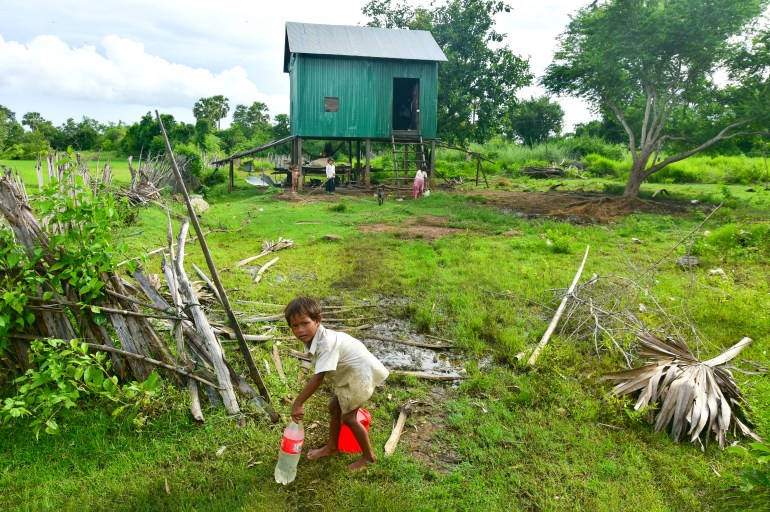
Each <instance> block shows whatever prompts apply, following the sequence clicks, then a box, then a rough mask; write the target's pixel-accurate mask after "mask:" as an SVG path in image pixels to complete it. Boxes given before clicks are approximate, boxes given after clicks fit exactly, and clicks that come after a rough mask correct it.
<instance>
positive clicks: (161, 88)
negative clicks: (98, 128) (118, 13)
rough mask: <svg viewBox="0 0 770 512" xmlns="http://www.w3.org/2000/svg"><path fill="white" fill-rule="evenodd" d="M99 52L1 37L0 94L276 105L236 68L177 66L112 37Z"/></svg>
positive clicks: (47, 38) (47, 39) (41, 39)
mask: <svg viewBox="0 0 770 512" xmlns="http://www.w3.org/2000/svg"><path fill="white" fill-rule="evenodd" d="M99 49H100V50H102V52H99V51H97V48H96V47H95V46H93V45H84V46H82V47H79V48H74V47H70V46H68V45H67V44H66V43H64V42H63V41H62V40H61V39H59V38H58V37H56V36H52V35H44V36H38V37H36V38H34V39H33V40H32V41H31V42H30V43H29V44H26V45H25V44H21V43H18V42H14V41H9V42H6V41H5V40H4V39H2V37H0V91H2V92H8V93H19V92H22V91H24V92H26V93H27V94H30V93H31V94H39V95H45V96H52V97H56V98H61V99H63V100H88V101H94V102H106V103H129V104H139V105H155V106H156V107H158V108H164V107H171V108H173V107H189V108H192V105H193V104H194V103H195V101H197V100H198V99H199V98H202V97H206V96H213V95H215V94H223V95H224V96H225V97H227V98H229V99H230V101H231V104H233V105H235V104H238V103H243V104H251V102H253V101H263V102H267V101H268V100H269V101H270V102H271V103H272V102H273V101H274V99H273V98H269V97H268V96H267V95H265V94H262V93H260V92H259V90H258V89H257V86H256V85H255V84H254V83H253V82H252V81H251V80H250V78H249V75H248V73H247V71H246V70H245V69H244V68H243V67H240V66H234V67H231V68H228V69H225V70H223V71H221V72H219V73H212V72H211V71H210V70H208V69H205V68H201V67H198V68H196V67H191V66H186V65H182V64H175V63H172V62H169V61H168V60H166V59H163V58H161V57H159V56H157V55H151V54H149V53H147V51H146V50H145V47H144V44H142V43H139V42H136V41H132V40H130V39H125V38H121V37H119V36H116V35H108V36H107V37H105V38H104V40H103V41H102V43H101V45H100V48H99Z"/></svg>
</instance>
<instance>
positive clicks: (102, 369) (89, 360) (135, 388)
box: [0, 339, 160, 436]
mask: <svg viewBox="0 0 770 512" xmlns="http://www.w3.org/2000/svg"><path fill="white" fill-rule="evenodd" d="M29 357H30V362H32V363H33V366H34V367H33V368H31V369H29V370H27V371H26V373H24V375H22V376H21V377H18V378H17V379H15V380H14V384H15V386H16V394H15V395H14V396H9V397H6V398H5V399H3V402H2V408H0V422H2V423H10V422H26V423H27V425H28V426H29V427H30V428H32V429H33V430H34V432H35V436H39V435H40V432H41V431H44V432H46V433H47V434H56V433H57V432H58V431H59V420H60V419H61V418H62V417H64V416H65V415H66V413H67V411H69V410H70V409H72V408H73V407H75V406H76V405H78V403H80V402H82V401H83V400H85V399H89V398H92V399H101V400H106V401H107V402H108V403H111V404H113V406H114V409H113V416H118V415H121V414H125V415H126V417H127V419H128V420H130V421H131V422H133V423H134V425H141V424H143V422H144V421H145V420H146V418H145V417H144V416H142V415H141V404H142V401H143V400H144V399H146V398H148V397H152V396H153V395H154V394H155V391H156V390H157V388H158V386H159V385H160V382H159V380H158V375H157V374H156V373H154V372H153V373H152V374H151V375H150V376H149V377H148V378H147V380H145V381H144V382H142V383H137V382H131V383H129V384H124V385H123V386H120V385H119V383H118V378H117V376H115V375H112V373H111V371H110V361H109V356H108V355H107V354H105V353H104V352H95V353H89V351H88V345H86V344H85V343H79V342H78V340H71V341H70V342H69V343H67V342H64V341H62V340H53V339H49V340H45V341H41V340H35V341H33V342H32V343H31V345H30V350H29Z"/></svg>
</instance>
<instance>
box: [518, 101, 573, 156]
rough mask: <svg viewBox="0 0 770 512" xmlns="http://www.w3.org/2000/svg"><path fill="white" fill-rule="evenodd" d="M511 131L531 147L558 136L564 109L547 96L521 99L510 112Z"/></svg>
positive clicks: (562, 123) (562, 124) (562, 121)
mask: <svg viewBox="0 0 770 512" xmlns="http://www.w3.org/2000/svg"><path fill="white" fill-rule="evenodd" d="M509 123H510V127H511V128H510V129H511V133H512V134H513V135H514V136H516V137H517V139H518V140H520V141H522V142H523V143H525V144H527V145H528V146H530V147H532V146H534V145H535V144H541V143H543V142H546V141H547V140H548V139H550V138H551V137H555V136H558V135H559V134H560V133H561V129H562V126H564V110H563V109H562V108H561V105H559V104H558V103H555V102H553V101H551V98H549V97H548V96H542V97H540V98H534V97H533V98H530V99H528V100H522V101H520V102H519V104H518V105H516V106H515V107H514V109H513V110H512V111H511V113H510V120H509Z"/></svg>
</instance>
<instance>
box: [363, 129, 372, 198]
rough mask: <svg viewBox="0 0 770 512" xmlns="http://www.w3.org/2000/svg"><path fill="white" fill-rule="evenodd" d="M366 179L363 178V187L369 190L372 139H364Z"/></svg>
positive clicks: (370, 183)
mask: <svg viewBox="0 0 770 512" xmlns="http://www.w3.org/2000/svg"><path fill="white" fill-rule="evenodd" d="M365 145H366V171H365V174H366V178H365V185H366V188H369V187H370V186H371V185H372V182H371V177H370V175H371V173H372V139H366V144H365Z"/></svg>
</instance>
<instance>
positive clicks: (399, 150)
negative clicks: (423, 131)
mask: <svg viewBox="0 0 770 512" xmlns="http://www.w3.org/2000/svg"><path fill="white" fill-rule="evenodd" d="M390 143H391V145H392V146H393V170H394V171H395V173H396V188H400V187H401V180H402V179H404V180H408V179H409V171H412V173H413V174H412V175H414V173H415V172H417V169H419V168H420V165H421V164H422V163H423V162H425V163H427V160H426V158H425V143H424V141H423V139H422V135H419V136H416V137H414V138H401V139H396V136H395V135H391V136H390ZM402 173H403V176H401V174H402Z"/></svg>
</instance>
